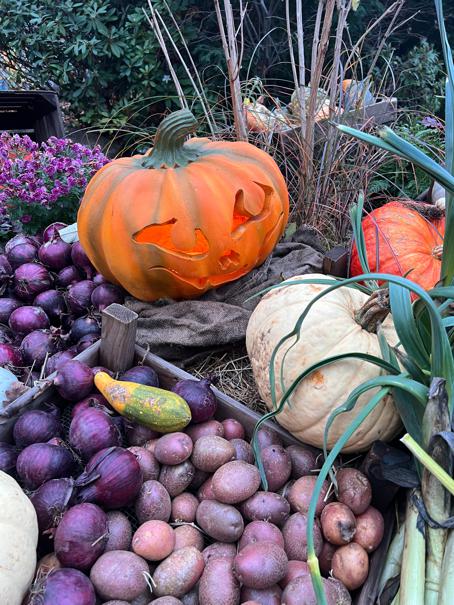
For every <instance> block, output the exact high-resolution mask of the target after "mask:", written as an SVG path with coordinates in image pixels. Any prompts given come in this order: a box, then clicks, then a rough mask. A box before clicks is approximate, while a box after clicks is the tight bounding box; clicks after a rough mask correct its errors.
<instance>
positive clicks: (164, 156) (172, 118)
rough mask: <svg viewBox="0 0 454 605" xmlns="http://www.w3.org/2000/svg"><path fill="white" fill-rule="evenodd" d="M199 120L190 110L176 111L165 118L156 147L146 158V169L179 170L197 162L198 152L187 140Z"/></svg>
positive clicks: (158, 133)
mask: <svg viewBox="0 0 454 605" xmlns="http://www.w3.org/2000/svg"><path fill="white" fill-rule="evenodd" d="M197 124H198V122H197V120H196V118H195V116H194V115H193V114H192V112H190V111H189V109H180V110H179V111H174V112H173V113H171V114H170V115H168V116H167V117H165V118H164V119H163V120H162V122H161V123H160V125H159V127H158V130H157V132H156V137H155V142H154V147H153V148H152V149H150V150H149V151H148V152H147V153H146V154H145V156H144V158H143V161H142V166H143V167H144V168H178V167H180V166H187V165H188V164H189V163H190V162H193V161H194V160H196V159H197V158H198V156H199V154H198V152H197V151H196V150H195V149H194V148H191V147H190V146H188V145H185V140H186V137H187V136H188V134H191V133H193V132H195V131H196V129H197Z"/></svg>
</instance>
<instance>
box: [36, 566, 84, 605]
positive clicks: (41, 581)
mask: <svg viewBox="0 0 454 605" xmlns="http://www.w3.org/2000/svg"><path fill="white" fill-rule="evenodd" d="M27 605H96V595H95V589H94V587H93V584H92V583H91V581H90V579H89V578H87V576H86V575H85V574H83V573H82V572H81V571H79V570H77V569H68V568H63V569H55V570H53V571H51V572H50V574H48V575H44V576H41V577H38V579H37V581H36V583H35V584H34V585H33V588H32V591H31V596H30V600H29V601H28V602H27Z"/></svg>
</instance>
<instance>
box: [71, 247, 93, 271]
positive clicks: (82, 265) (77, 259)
mask: <svg viewBox="0 0 454 605" xmlns="http://www.w3.org/2000/svg"><path fill="white" fill-rule="evenodd" d="M71 260H72V261H73V263H74V264H75V265H76V267H78V268H79V269H82V271H83V272H84V273H85V274H86V276H87V277H88V279H91V278H92V277H94V276H95V274H96V271H95V268H94V267H93V265H92V264H91V262H90V260H89V258H88V256H87V255H86V254H85V250H84V249H83V248H82V244H81V243H80V242H75V243H74V244H73V245H72V250H71Z"/></svg>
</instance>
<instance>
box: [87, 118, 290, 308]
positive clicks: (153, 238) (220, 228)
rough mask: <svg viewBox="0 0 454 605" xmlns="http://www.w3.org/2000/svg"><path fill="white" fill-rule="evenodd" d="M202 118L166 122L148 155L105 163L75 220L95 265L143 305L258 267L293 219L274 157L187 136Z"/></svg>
mask: <svg viewBox="0 0 454 605" xmlns="http://www.w3.org/2000/svg"><path fill="white" fill-rule="evenodd" d="M196 126H197V121H196V119H195V118H194V116H193V115H192V113H191V112H190V111H188V110H186V109H182V110H180V111H177V112H175V113H173V114H170V115H169V116H167V117H166V118H165V119H164V120H163V121H162V123H161V125H160V127H159V129H158V132H157V134H156V139H155V146H154V148H153V149H150V150H149V151H148V152H147V153H146V154H145V155H138V156H134V157H130V158H120V159H117V160H114V161H113V162H110V163H109V164H106V165H105V166H104V167H103V168H101V170H99V171H98V172H97V173H96V174H95V175H94V177H93V178H92V179H91V181H90V183H89V184H88V187H87V190H86V192H85V195H84V198H83V200H82V203H81V206H80V209H79V214H78V217H77V224H78V232H79V238H80V241H81V244H82V246H83V248H84V250H85V251H86V253H87V255H88V257H89V258H90V260H91V262H92V263H93V264H94V266H95V267H96V269H97V270H98V271H99V272H100V273H102V274H103V275H104V276H105V277H106V278H107V279H109V280H110V281H111V282H114V283H116V284H120V285H121V286H123V287H124V288H125V289H126V290H127V291H128V292H129V293H130V294H132V295H133V296H135V297H136V298H139V299H141V300H145V301H152V300H156V299H158V298H163V297H170V298H176V299H182V298H192V297H196V296H199V295H200V294H202V293H203V292H205V291H206V290H208V289H209V288H213V287H216V286H219V285H221V284H224V283H226V282H230V281H233V280H235V279H237V278H239V277H241V276H243V275H245V274H246V273H248V271H250V270H251V269H253V268H254V267H255V266H257V265H259V264H261V263H262V262H263V261H264V260H265V258H266V257H267V256H268V255H269V254H270V252H271V251H272V250H273V248H274V246H275V244H276V243H277V241H278V240H279V238H280V237H281V235H282V233H283V231H284V228H285V225H286V223H287V219H288V211H289V204H288V192H287V188H286V185H285V181H284V178H283V176H282V174H281V172H280V171H279V168H278V166H277V165H276V163H275V162H274V160H273V159H272V158H271V157H270V156H269V155H268V154H267V153H265V152H264V151H262V150H260V149H258V148H257V147H254V146H253V145H251V144H249V143H244V142H227V141H210V140H209V139H206V138H203V139H201V138H192V139H190V140H188V141H186V142H185V139H186V136H187V135H188V134H189V133H190V132H193V131H194V130H195V128H196Z"/></svg>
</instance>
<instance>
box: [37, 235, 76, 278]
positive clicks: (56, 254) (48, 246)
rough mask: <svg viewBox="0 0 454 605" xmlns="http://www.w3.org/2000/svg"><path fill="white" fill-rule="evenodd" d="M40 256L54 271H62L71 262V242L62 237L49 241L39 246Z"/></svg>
mask: <svg viewBox="0 0 454 605" xmlns="http://www.w3.org/2000/svg"><path fill="white" fill-rule="evenodd" d="M38 258H39V260H40V261H41V262H42V263H43V265H45V266H46V267H48V268H49V269H51V270H52V271H60V270H61V269H63V268H64V267H67V266H68V265H70V264H71V244H68V243H66V242H64V241H63V240H62V239H60V238H56V239H53V240H51V241H48V242H46V243H45V244H43V245H42V246H41V247H40V248H39V250H38Z"/></svg>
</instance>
